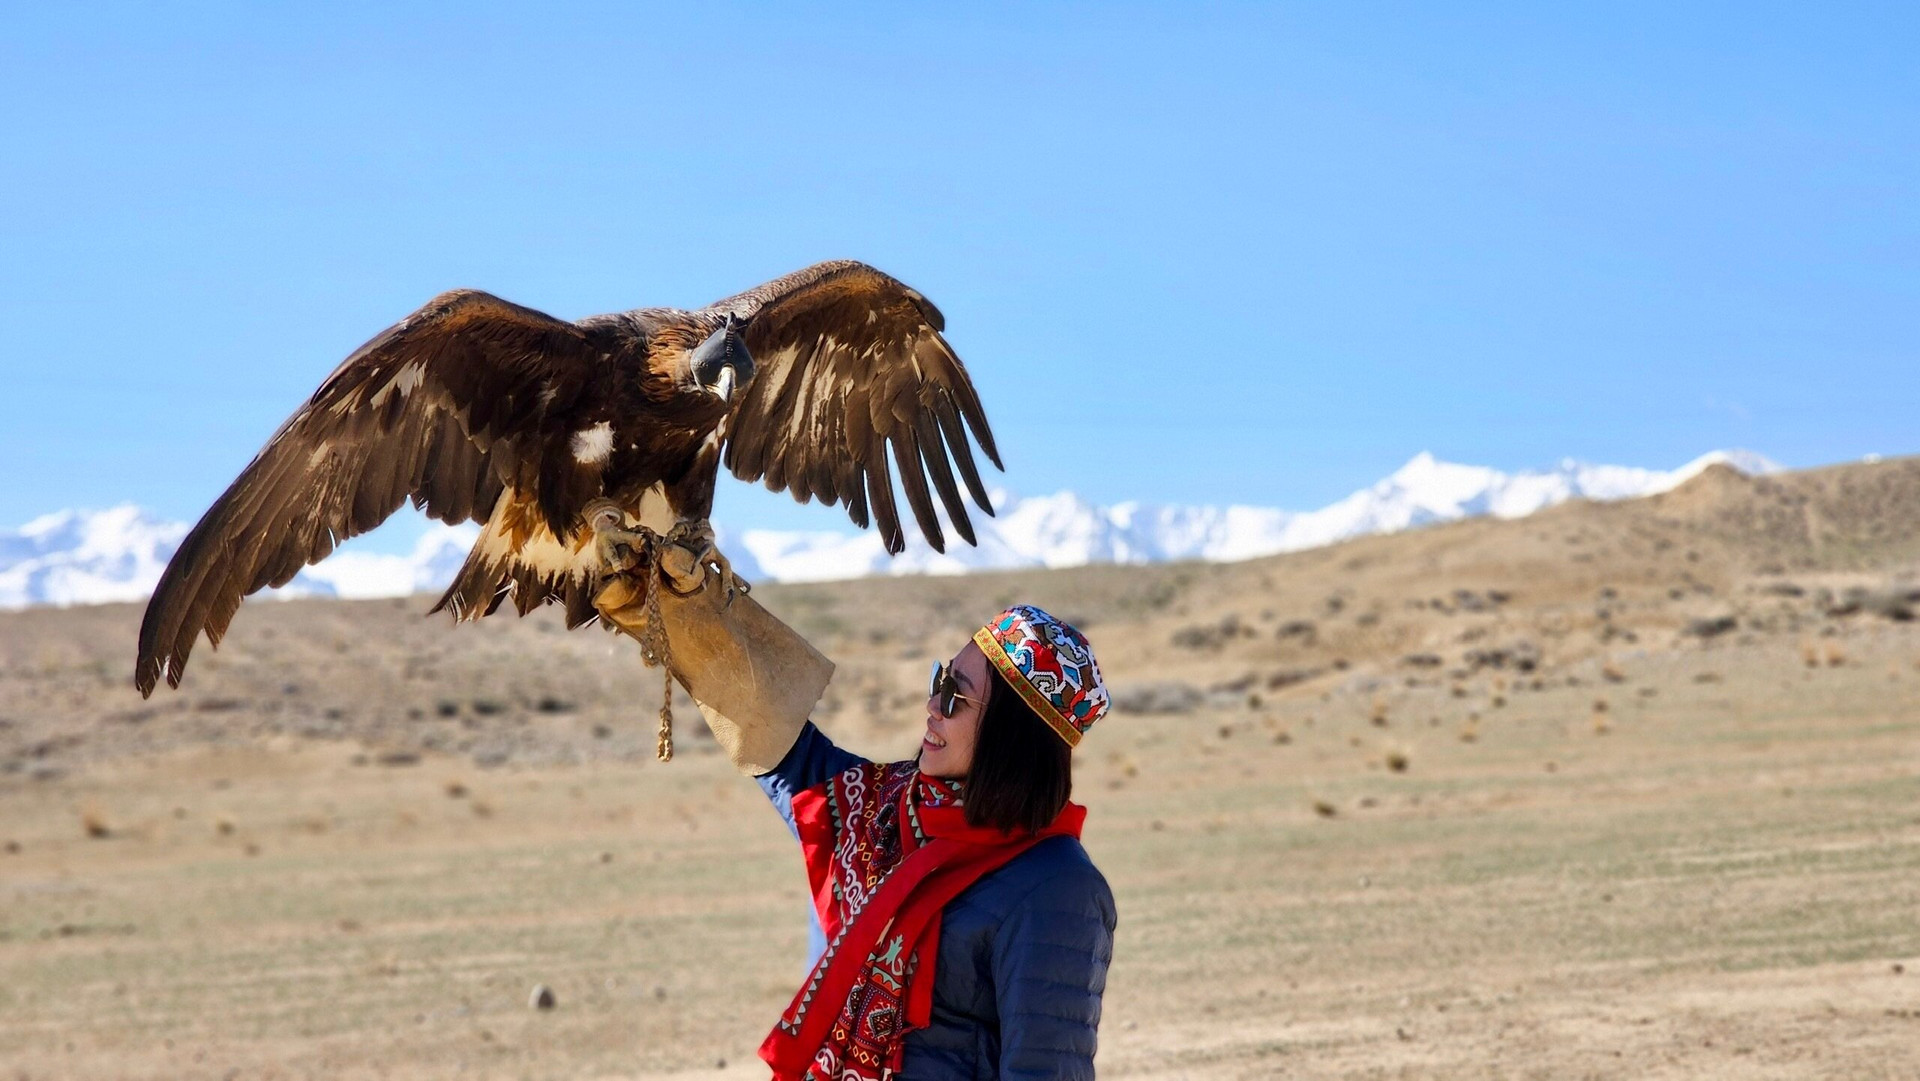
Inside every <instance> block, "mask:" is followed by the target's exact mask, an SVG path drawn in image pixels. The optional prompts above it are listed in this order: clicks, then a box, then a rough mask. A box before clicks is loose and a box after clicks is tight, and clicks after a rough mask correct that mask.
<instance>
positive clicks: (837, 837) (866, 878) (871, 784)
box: [760, 762, 1087, 1081]
mask: <svg viewBox="0 0 1920 1081" xmlns="http://www.w3.org/2000/svg"><path fill="white" fill-rule="evenodd" d="M1086 817H1087V809H1086V808H1085V807H1082V806H1080V805H1078V804H1074V803H1069V804H1067V805H1066V807H1065V808H1064V809H1063V810H1061V812H1060V814H1059V816H1058V817H1056V818H1055V819H1054V820H1053V821H1052V822H1051V823H1049V824H1048V825H1047V827H1046V828H1045V829H1042V830H1040V831H1039V832H1037V833H1026V832H1020V833H1005V832H1002V831H1000V830H997V829H989V828H985V827H979V826H969V825H967V817H966V811H965V809H964V808H962V807H961V805H960V786H959V784H958V783H957V782H954V781H943V780H939V779H937V778H933V777H925V776H922V775H921V773H920V770H919V768H918V767H916V766H915V765H914V763H912V762H894V763H891V764H888V765H879V764H876V763H872V762H863V763H861V764H860V765H858V766H854V767H853V768H851V769H849V770H847V771H846V772H844V773H841V774H840V775H838V776H836V777H833V778H830V779H828V780H827V781H825V782H824V783H822V784H819V785H815V786H814V787H812V788H809V789H807V790H806V791H804V792H799V793H795V795H794V797H793V818H794V824H795V825H796V826H797V827H798V828H799V832H800V847H801V851H802V852H803V853H804V854H805V856H806V861H807V880H808V882H809V883H810V884H811V885H812V887H813V905H814V908H815V909H816V910H817V911H818V912H819V914H820V926H821V928H822V929H823V930H824V931H825V932H826V936H827V949H826V952H825V953H823V954H821V955H820V960H819V962H818V963H816V964H815V965H814V966H813V971H812V972H811V973H810V974H809V975H808V976H807V980H806V982H805V983H804V984H802V985H801V987H800V992H799V993H798V994H796V995H795V996H794V998H793V1002H792V1004H791V1005H789V1006H788V1007H787V1008H786V1011H785V1012H784V1013H782V1014H781V1015H780V1022H779V1024H777V1025H775V1026H774V1028H773V1031H772V1032H770V1033H768V1034H767V1039H766V1042H765V1043H762V1044H761V1045H760V1057H761V1058H763V1059H765V1060H766V1062H767V1064H768V1065H769V1066H772V1067H773V1076H774V1078H775V1081H827V1079H830V1081H846V1079H854V1078H857V1079H861V1081H885V1079H887V1078H889V1077H891V1076H893V1074H894V1072H895V1071H896V1070H898V1069H899V1068H900V1055H901V1050H902V1048H903V1046H904V1039H905V1037H906V1034H907V1033H908V1032H909V1031H911V1030H913V1029H916V1028H925V1027H926V1026H927V1022H928V1020H929V1018H930V1017H931V1015H932V1012H933V970H934V961H935V955H936V953H937V952H938V950H939V945H940V910H941V909H942V908H944V907H945V906H946V903H947V902H948V901H951V900H953V899H954V898H955V897H957V896H959V894H960V892H961V891H962V890H964V889H966V888H967V887H968V886H971V885H973V883H974V882H975V881H977V880H978V879H979V878H980V876H982V875H984V874H987V873H988V872H990V871H993V870H995V869H997V868H999V867H1001V866H1002V865H1004V864H1005V863H1006V862H1007V861H1009V860H1011V859H1013V858H1014V857H1015V856H1018V855H1019V854H1020V853H1022V852H1025V851H1026V850H1027V849H1029V848H1031V847H1033V846H1034V845H1035V844H1038V843H1039V842H1040V841H1042V840H1044V839H1046V838H1048V837H1057V836H1067V837H1078V836H1080V824H1081V823H1082V822H1084V821H1085V820H1086Z"/></svg>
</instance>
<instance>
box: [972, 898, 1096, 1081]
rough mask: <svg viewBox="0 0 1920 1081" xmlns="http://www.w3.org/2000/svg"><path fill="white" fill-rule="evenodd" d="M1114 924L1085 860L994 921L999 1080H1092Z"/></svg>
mask: <svg viewBox="0 0 1920 1081" xmlns="http://www.w3.org/2000/svg"><path fill="white" fill-rule="evenodd" d="M1115 923H1116V916H1115V912H1114V906H1113V892H1112V891H1111V890H1110V889H1109V888H1108V887H1107V880H1106V879H1105V878H1104V877H1102V876H1101V874H1100V872H1099V871H1098V870H1097V869H1095V868H1094V867H1093V865H1092V864H1090V863H1081V864H1078V865H1077V866H1074V867H1072V868H1070V870H1069V872H1068V873H1062V874H1059V875H1055V876H1052V877H1049V878H1048V879H1047V880H1045V881H1043V882H1042V883H1041V884H1040V885H1039V886H1037V887H1035V888H1034V890H1033V892H1031V893H1029V894H1028V895H1027V896H1026V898H1025V899H1023V900H1022V901H1021V902H1020V903H1019V904H1018V905H1016V906H1015V907H1014V909H1013V912H1012V913H1011V914H1010V915H1008V917H1007V918H1006V920H1005V921H1004V922H1003V923H1001V925H1000V930H999V931H998V932H997V933H996V934H995V936H994V942H993V982H994V995H995V998H996V1000H997V1003H998V1006H999V1011H998V1012H999V1015H1000V1073H999V1076H1000V1078H1001V1079H1002V1081H1027V1079H1032V1081H1041V1079H1057V1081H1093V1052H1094V1036H1095V1031H1096V1029H1097V1028H1098V1026H1099V1024H1100V996H1101V993H1102V992H1104V991H1105V990H1106V986H1107V964H1108V962H1110V961H1111V960H1112V959H1113V929H1114V925H1115Z"/></svg>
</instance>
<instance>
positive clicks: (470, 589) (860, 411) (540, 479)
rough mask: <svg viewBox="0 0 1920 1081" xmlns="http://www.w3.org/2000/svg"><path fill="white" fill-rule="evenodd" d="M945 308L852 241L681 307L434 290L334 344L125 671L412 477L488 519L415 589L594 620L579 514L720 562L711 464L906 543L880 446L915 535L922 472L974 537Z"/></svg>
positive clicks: (437, 506)
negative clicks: (324, 367) (621, 521)
mask: <svg viewBox="0 0 1920 1081" xmlns="http://www.w3.org/2000/svg"><path fill="white" fill-rule="evenodd" d="M945 327H946V320H945V318H944V317H943V316H942V315H941V314H940V309H938V308H936V307H934V305H933V302H932V301H930V300H928V299H927V298H926V297H925V296H922V295H921V294H920V293H919V292H918V291H916V290H914V289H911V288H909V287H907V286H906V285H904V284H902V283H901V282H899V281H897V280H895V279H894V278H891V277H889V276H887V275H886V274H883V273H881V272H880V271H878V270H876V269H874V268H873V267H871V266H868V265H866V264H864V263H860V262H855V261H851V260H842V261H835V262H827V263H820V264H817V265H815V266H811V267H808V268H806V269H804V270H799V271H796V272H794V273H792V274H788V275H787V276H785V277H782V278H776V279H775V280H773V281H770V282H767V283H766V284H764V285H761V286H759V287H757V288H754V289H749V290H748V291H746V292H744V293H740V294H738V295H736V296H731V297H727V298H726V299H724V300H720V301H717V302H715V303H713V304H710V305H708V306H707V307H704V308H700V309H698V310H696V311H685V310H681V309H676V308H639V309H635V310H632V311H625V312H617V313H613V314H609V315H596V316H592V317H589V318H585V319H581V320H578V321H576V322H568V321H566V320H563V319H557V318H555V317H553V316H550V315H547V314H545V313H543V312H538V311H535V310H533V309H531V308H524V307H521V306H520V305H518V304H513V303H510V302H508V301H505V300H502V299H500V298H499V297H496V296H493V295H490V294H488V293H484V292H480V291H477V290H470V289H463V290H456V291H453V292H448V293H442V294H441V295H439V296H437V297H435V298H433V299H432V300H431V301H428V302H427V304H426V305H425V306H424V307H422V308H421V309H420V310H419V311H416V312H414V313H413V314H412V315H409V316H408V317H406V318H405V319H402V320H401V321H400V322H398V323H395V324H394V325H393V326H391V327H388V328H387V329H386V330H384V331H382V332H381V333H380V334H379V335H377V336H375V337H374V338H373V339H372V340H371V341H369V342H367V343H366V344H365V345H363V346H361V347H360V348H359V349H357V350H355V351H354V352H353V354H352V355H351V356H349V357H347V359H346V360H344V361H342V362H341V364H340V366H339V367H338V368H336V369H334V371H333V374H331V375H329V376H328V377H327V378H326V380H325V381H324V382H322V383H321V384H320V388H319V389H318V390H316V391H315V392H314V393H313V396H312V397H311V398H309V399H308V400H307V402H306V404H305V405H303V406H301V407H300V408H299V410H298V411H296V412H295V413H294V414H293V415H292V416H291V417H289V418H287V420H286V422H285V423H284V424H282V425H281V426H280V428H279V430H278V431H276V432H275V433H274V434H273V437H272V438H271V439H269V440H267V444H266V446H265V447H263V448H262V449H261V450H260V453H259V454H257V455H256V456H255V457H254V459H253V461H252V462H251V463H249V464H248V466H247V467H246V469H245V470H244V471H242V472H241V474H240V476H239V477H238V478H236V479H235V480H234V482H233V484H232V485H231V486H230V487H228V488H227V490H226V492H225V493H224V494H222V495H221V496H220V498H219V499H218V500H216V501H215V502H214V504H213V506H212V507H211V508H209V509H208V510H207V512H206V514H205V515H204V516H203V517H202V518H201V519H200V521H199V523H198V524H196V525H195V526H194V527H193V529H192V530H191V531H190V532H188V534H187V535H186V537H185V539H184V540H182V541H181V544H180V547H179V549H178V551H176V552H175V554H174V557H173V559H172V560H171V561H170V562H169V563H168V565H167V569H166V571H165V573H163V574H162V575H161V578H160V582H159V584H158V585H157V586H156V587H155V589H154V592H153V596H152V599H151V600H150V601H149V602H148V604H147V610H146V615H145V617H144V618H143V620H142V621H141V625H140V644H139V656H138V659H137V661H136V663H135V668H134V685H135V686H136V687H137V688H138V689H139V691H140V694H141V695H142V696H143V697H145V696H148V695H150V694H152V692H153V689H154V687H155V685H156V684H157V683H158V682H159V680H160V678H161V677H162V676H164V677H165V678H166V681H167V684H168V686H171V687H178V686H179V685H180V677H181V675H182V673H183V672H184V670H185V668H186V663H187V655H188V654H189V653H190V652H191V651H192V649H193V646H194V643H195V642H196V641H197V640H198V638H199V636H200V635H201V633H202V632H204V633H205V634H206V636H207V641H208V642H209V643H210V644H212V645H213V646H215V647H218V645H219V643H220V639H221V637H222V635H224V634H225V633H226V630H227V627H228V625H229V623H230V622H231V621H232V619H233V616H234V613H235V612H236V611H238V609H239V607H240V601H241V599H242V598H243V597H245V596H247V595H248V594H251V593H253V592H255V591H257V590H260V589H263V588H265V587H268V586H280V585H285V584H286V583H287V582H288V581H290V580H291V579H292V578H293V576H294V575H295V574H297V573H299V571H300V569H301V568H302V567H305V566H307V565H308V564H311V563H316V562H319V561H320V560H322V559H324V558H326V556H327V555H328V554H329V553H330V552H332V551H333V549H334V546H335V545H336V544H338V543H339V542H340V541H342V540H345V539H346V538H348V537H353V536H357V535H359V534H361V533H365V532H367V531H368V530H370V529H373V528H374V527H375V526H378V525H379V524H380V523H381V522H382V521H384V520H386V518H387V517H388V516H389V515H391V514H393V512H395V511H396V510H398V509H400V507H401V505H402V504H404V503H406V502H408V501H411V502H412V503H413V505H414V506H415V507H416V508H418V509H420V510H422V511H424V512H425V513H426V514H427V515H428V516H429V517H432V518H436V519H439V520H440V521H443V522H448V523H460V522H467V521H475V522H480V523H482V528H481V531H480V536H479V539H478V540H476V541H475V542H474V546H473V549H472V551H471V552H469V553H468V555H467V558H466V562H465V564H464V565H463V566H462V567H461V568H460V571H459V573H458V574H457V575H455V577H454V579H453V583H452V584H451V585H450V586H448V587H447V591H446V593H445V594H444V595H442V596H441V598H440V600H439V601H438V603H436V604H435V605H434V606H433V608H432V609H431V610H430V613H429V614H431V613H432V612H439V611H442V610H446V611H448V612H450V613H451V614H452V616H453V618H454V619H455V620H456V621H461V620H468V619H477V618H479V617H481V616H484V615H487V614H490V613H492V612H493V611H495V610H496V609H498V608H499V607H500V605H501V603H502V602H503V601H505V600H506V599H507V598H508V597H509V596H511V597H512V598H513V605H514V608H515V609H517V610H518V612H519V614H521V615H523V616H524V615H526V614H527V613H528V612H530V611H532V610H534V609H535V608H538V607H540V606H541V605H544V604H548V603H560V604H563V605H564V606H565V608H566V622H567V626H568V627H569V628H573V627H578V626H581V625H583V624H587V623H591V622H593V621H594V620H595V618H596V616H597V612H596V611H595V609H594V607H593V595H594V593H595V591H596V589H597V588H598V585H599V584H600V583H599V578H600V574H599V572H600V569H601V560H600V553H599V551H598V548H597V546H596V544H595V530H594V523H593V522H591V521H589V518H592V517H598V516H599V515H602V514H604V513H605V508H607V507H608V506H609V503H610V504H611V505H612V506H613V507H615V508H617V509H618V510H619V511H621V512H624V514H625V515H628V516H630V518H631V520H632V521H633V522H636V523H640V524H645V525H647V526H648V527H649V528H652V529H654V530H656V531H658V532H661V533H666V532H668V531H675V532H677V533H678V534H679V535H680V536H681V537H682V538H686V537H689V536H691V537H693V538H695V539H696V540H704V545H700V544H696V545H695V550H696V551H705V552H706V553H708V554H709V556H710V557H711V559H712V561H713V565H714V566H715V567H716V568H718V569H723V570H726V572H727V573H728V575H729V576H730V575H731V570H730V568H728V566H727V565H726V564H725V562H724V557H723V556H720V555H719V554H718V553H717V552H714V551H713V549H712V536H713V535H712V532H711V529H710V527H709V526H708V525H707V518H708V515H709V514H710V513H711V512H712V509H713V495H714V487H715V484H716V482H717V480H718V476H719V470H720V466H721V465H722V464H725V466H726V467H727V468H728V469H729V470H731V471H732V472H733V474H734V475H735V476H736V477H738V478H740V479H741V480H744V481H748V482H753V481H764V482H765V484H766V486H767V487H768V488H769V489H772V490H774V491H783V490H784V491H787V492H790V493H792V495H793V497H794V498H795V499H796V500H798V501H800V502H803V503H804V502H808V501H814V500H817V501H819V502H821V503H823V504H826V505H828V506H833V505H835V504H841V503H844V504H845V507H846V511H847V514H848V516H849V517H850V518H852V520H853V522H854V524H855V525H857V526H859V527H861V528H863V529H864V528H867V527H868V526H869V523H871V524H872V525H874V526H876V527H877V528H878V530H879V533H880V536H881V538H882V540H883V541H884V543H885V546H886V549H887V551H888V552H889V553H890V554H898V553H899V552H900V551H901V550H902V549H903V548H904V547H905V544H906V541H905V537H904V536H903V534H902V530H901V522H900V512H899V508H898V504H897V502H896V500H895V493H894V479H895V472H894V471H895V468H896V467H897V469H898V480H899V484H900V489H901V491H903V492H904V493H905V496H906V502H907V505H908V506H909V507H910V508H911V509H912V512H913V517H914V520H915V522H916V523H917V524H918V525H919V529H920V532H921V534H922V535H923V536H924V537H925V538H926V540H927V543H928V544H930V545H931V546H932V547H933V548H934V549H935V550H936V551H945V550H946V538H945V535H944V533H943V532H942V528H941V523H940V520H939V518H938V517H937V516H936V515H935V512H934V505H933V499H934V497H935V495H937V496H938V498H939V500H940V503H941V505H942V506H943V507H944V508H945V510H946V520H947V522H948V523H949V524H950V525H951V527H952V529H953V531H954V532H955V533H957V534H959V535H960V537H961V538H962V539H963V540H965V541H966V542H967V543H968V544H973V543H975V538H974V531H973V525H972V523H971V522H970V521H969V519H968V516H967V508H966V504H965V502H964V500H963V499H962V498H961V495H960V490H959V485H958V484H956V482H955V479H954V473H955V471H956V470H957V471H958V473H959V477H960V483H963V484H964V485H965V486H966V490H967V493H968V494H969V495H971V496H972V498H973V501H974V503H975V504H977V505H978V506H979V507H980V509H981V510H983V511H985V512H986V513H987V514H989V515H991V514H992V513H993V505H992V503H991V502H990V501H989V499H988V496H987V492H986V490H985V488H984V487H983V486H982V484H981V481H980V472H979V468H978V467H977V465H976V464H975V462H974V458H973V452H972V450H971V448H970V446H969V444H968V440H967V436H968V433H971V434H972V437H973V439H974V441H975V442H977V443H978V444H979V447H980V450H981V451H982V452H984V453H985V455H986V457H987V459H988V460H989V461H991V462H992V463H993V465H994V467H995V468H997V469H1004V468H1005V467H1004V466H1002V465H1001V462H1000V455H999V451H998V450H997V449H996V448H995V446H994V441H993V433H992V430H991V429H990V428H989V427H988V425H987V418H986V414H985V412H984V411H983V410H982V409H981V407H980V400H979V397H978V395H977V394H976V393H975V392H974V388H973V383H972V381H971V379H969V377H968V375H967V371H966V369H965V367H963V366H962V365H961V363H960V358H959V357H958V356H957V355H955V353H954V351H953V349H952V347H951V346H949V345H948V344H947V341H946V339H945V338H944V337H943V336H942V334H941V332H942V331H943V330H944V329H945ZM889 459H891V464H890V462H889ZM949 459H951V463H952V464H951V466H949ZM601 524H602V525H605V524H606V522H605V521H602V523H601ZM729 580H731V579H729Z"/></svg>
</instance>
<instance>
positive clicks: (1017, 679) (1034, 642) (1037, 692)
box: [973, 604, 1107, 747]
mask: <svg viewBox="0 0 1920 1081" xmlns="http://www.w3.org/2000/svg"><path fill="white" fill-rule="evenodd" d="M973 640H974V642H975V643H976V644H978V645H979V647H980V652H982V653H985V654H986V655H987V660H989V661H991V662H993V666H994V667H995V668H998V669H999V670H1000V674H1001V675H1002V676H1004V677H1006V680H1007V684H1008V686H1010V687H1012V688H1013V689H1014V690H1016V691H1019V692H1020V697H1021V698H1022V699H1024V700H1025V701H1026V703H1027V705H1028V706H1030V707H1032V709H1033V711H1034V712H1035V713H1038V714H1039V715H1040V717H1041V719H1042V720H1044V721H1046V722H1047V724H1049V725H1051V726H1052V727H1053V730H1054V731H1055V732H1058V733H1059V734H1060V738H1061V739H1064V740H1066V741H1067V746H1069V747H1074V746H1078V745H1079V743H1080V737H1081V736H1083V735H1086V732H1087V729H1089V728H1092V727H1093V722H1095V721H1097V720H1099V719H1100V718H1101V717H1102V716H1104V715H1105V714H1106V712H1107V685H1106V683H1105V681H1103V680H1102V679H1101V678H1100V666H1099V665H1098V664H1096V663H1094V660H1093V646H1092V645H1091V644H1089V643H1088V642H1087V639H1086V636H1085V635H1083V634H1081V633H1080V632H1079V631H1076V630H1074V629H1073V628H1072V627H1069V626H1067V625H1066V624H1065V623H1062V622H1060V621H1059V620H1057V619H1055V618H1053V617H1052V616H1050V615H1048V614H1047V613H1046V612H1043V611H1041V610H1040V609H1038V608H1035V607H1034V606H1033V605H1031V604H1016V605H1014V606H1013V607H1012V608H1009V609H1007V610H1006V611H1004V612H1002V613H1000V614H999V615H998V616H995V617H994V618H993V620H992V622H990V623H988V624H987V625H986V626H984V627H982V628H980V629H979V630H977V631H975V632H973Z"/></svg>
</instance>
